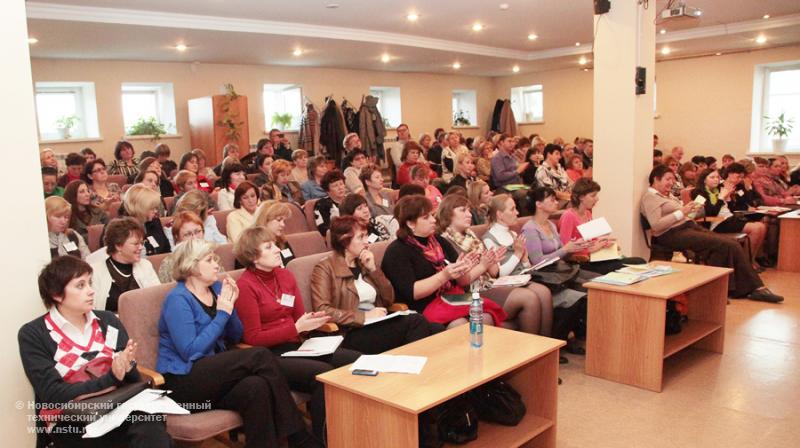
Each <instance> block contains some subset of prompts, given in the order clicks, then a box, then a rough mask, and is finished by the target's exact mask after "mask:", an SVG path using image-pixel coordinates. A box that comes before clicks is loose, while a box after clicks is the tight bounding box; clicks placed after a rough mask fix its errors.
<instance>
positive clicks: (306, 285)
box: [286, 232, 332, 312]
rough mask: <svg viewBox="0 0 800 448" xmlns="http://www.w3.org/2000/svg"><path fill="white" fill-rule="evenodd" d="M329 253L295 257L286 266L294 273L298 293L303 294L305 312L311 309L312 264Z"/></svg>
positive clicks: (314, 264)
mask: <svg viewBox="0 0 800 448" xmlns="http://www.w3.org/2000/svg"><path fill="white" fill-rule="evenodd" d="M317 235H319V232H317ZM331 254H332V252H323V253H319V254H313V255H307V256H305V257H299V258H295V259H294V260H292V261H290V262H289V264H288V265H287V266H286V269H288V270H289V271H290V272H291V273H292V274H294V279H295V281H296V282H297V289H298V290H299V291H300V295H301V296H303V306H304V307H305V309H306V311H307V312H308V311H312V310H313V307H312V305H311V274H312V273H313V272H314V266H316V265H317V263H319V262H320V261H322V260H323V259H324V258H325V257H328V256H330V255H331Z"/></svg>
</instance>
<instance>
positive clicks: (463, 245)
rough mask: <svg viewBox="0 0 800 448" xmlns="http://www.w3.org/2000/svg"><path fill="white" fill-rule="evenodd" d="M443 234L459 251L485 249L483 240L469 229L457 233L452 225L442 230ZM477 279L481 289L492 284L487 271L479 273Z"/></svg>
mask: <svg viewBox="0 0 800 448" xmlns="http://www.w3.org/2000/svg"><path fill="white" fill-rule="evenodd" d="M442 236H444V237H445V238H447V239H448V240H449V241H451V242H452V243H453V244H454V245H455V246H456V248H457V249H458V251H459V252H463V253H468V252H472V251H474V250H477V251H484V250H486V246H484V245H483V241H481V239H480V238H478V236H477V235H475V232H473V231H472V230H470V229H467V230H465V231H464V233H463V234H462V233H458V232H456V231H455V230H453V228H452V227H448V228H447V230H445V231H444V235H442ZM477 281H478V289H479V290H480V291H483V290H485V289H489V288H491V286H492V279H491V276H490V275H489V273H488V272H484V273H483V274H481V276H480V278H479V279H478V280H477Z"/></svg>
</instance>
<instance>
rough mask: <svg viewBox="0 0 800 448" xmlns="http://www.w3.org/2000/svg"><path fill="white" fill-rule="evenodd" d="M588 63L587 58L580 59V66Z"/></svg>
mask: <svg viewBox="0 0 800 448" xmlns="http://www.w3.org/2000/svg"><path fill="white" fill-rule="evenodd" d="M587 62H589V61H587V60H586V56H581V58H580V59H578V64H581V65H586V63H587Z"/></svg>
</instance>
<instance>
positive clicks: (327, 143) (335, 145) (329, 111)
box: [319, 100, 345, 166]
mask: <svg viewBox="0 0 800 448" xmlns="http://www.w3.org/2000/svg"><path fill="white" fill-rule="evenodd" d="M344 136H345V133H344V122H343V120H342V112H341V111H340V110H339V107H338V106H337V105H336V101H334V100H329V101H328V104H327V105H326V106H325V110H324V111H323V113H322V118H321V119H320V132H319V143H320V145H322V146H323V147H325V152H326V153H327V154H328V157H332V158H333V159H334V160H336V166H339V165H340V164H341V161H342V154H344V142H343V140H344Z"/></svg>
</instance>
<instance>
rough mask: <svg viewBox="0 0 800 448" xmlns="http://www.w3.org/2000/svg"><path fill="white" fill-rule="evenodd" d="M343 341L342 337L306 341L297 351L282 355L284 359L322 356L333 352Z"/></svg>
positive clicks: (326, 337)
mask: <svg viewBox="0 0 800 448" xmlns="http://www.w3.org/2000/svg"><path fill="white" fill-rule="evenodd" d="M342 341H344V336H323V337H319V338H311V339H307V340H306V341H305V342H303V345H301V346H300V347H298V349H297V350H293V351H291V352H286V353H284V354H282V355H281V356H283V357H284V358H292V357H304V356H324V355H330V354H331V353H333V352H335V351H336V349H337V348H339V345H340V344H341V343H342Z"/></svg>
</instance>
